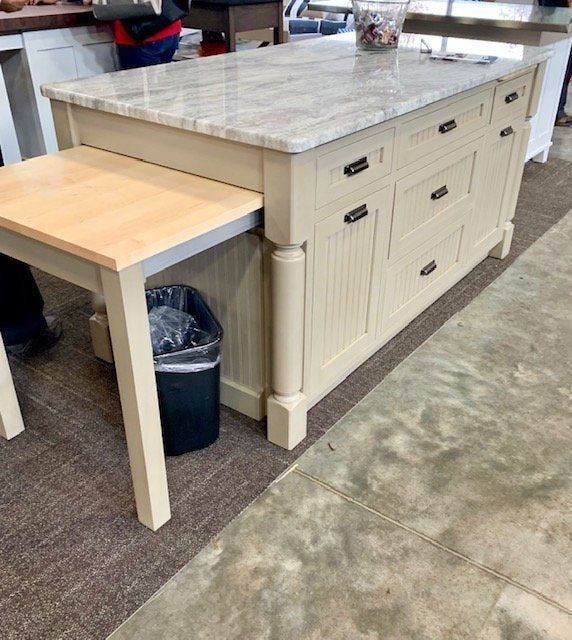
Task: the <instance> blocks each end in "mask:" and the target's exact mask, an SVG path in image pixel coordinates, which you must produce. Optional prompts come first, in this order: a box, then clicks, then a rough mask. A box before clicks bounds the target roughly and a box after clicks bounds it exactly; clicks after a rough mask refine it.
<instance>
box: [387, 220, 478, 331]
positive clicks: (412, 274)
mask: <svg viewBox="0 0 572 640" xmlns="http://www.w3.org/2000/svg"><path fill="white" fill-rule="evenodd" d="M468 219H469V214H468V213H467V214H466V215H465V216H464V217H462V218H461V219H460V220H458V221H457V223H456V224H454V225H451V226H450V227H449V228H447V229H444V230H443V231H442V232H441V233H438V234H437V235H436V236H434V237H433V238H431V239H430V240H429V241H428V242H426V243H424V244H423V245H422V246H420V247H419V248H418V249H417V250H416V251H414V252H412V253H410V254H408V255H407V256H405V257H404V258H402V259H401V260H398V261H397V262H395V263H393V264H390V266H389V267H388V272H387V283H386V287H385V295H384V299H383V305H382V311H381V316H382V326H381V330H382V333H388V332H391V331H392V330H395V329H396V328H398V327H402V326H404V325H405V324H406V323H407V322H409V321H410V320H411V319H413V318H414V317H415V316H416V315H417V314H419V313H421V311H423V309H425V308H426V307H427V306H429V305H430V304H431V303H432V302H433V301H434V300H436V299H437V298H438V297H439V296H440V295H441V294H442V293H443V292H444V291H445V290H446V289H448V288H449V287H450V286H451V284H452V283H453V282H455V280H456V279H457V278H458V273H459V271H460V269H461V268H462V264H463V260H464V253H465V246H466V238H465V236H466V232H465V229H466V223H467V220H468Z"/></svg>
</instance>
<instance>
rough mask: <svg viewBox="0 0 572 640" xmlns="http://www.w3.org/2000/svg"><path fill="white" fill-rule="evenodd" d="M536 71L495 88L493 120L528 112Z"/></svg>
mask: <svg viewBox="0 0 572 640" xmlns="http://www.w3.org/2000/svg"><path fill="white" fill-rule="evenodd" d="M533 79H534V73H533V72H532V71H531V72H530V73H527V74H525V75H523V76H519V77H518V78H514V80H508V81H507V82H503V83H501V84H499V85H498V86H497V87H496V89H495V97H494V101H493V115H492V120H498V119H499V118H510V117H514V116H516V115H518V114H522V113H525V112H526V109H527V107H528V103H529V101H530V94H531V91H532V85H533Z"/></svg>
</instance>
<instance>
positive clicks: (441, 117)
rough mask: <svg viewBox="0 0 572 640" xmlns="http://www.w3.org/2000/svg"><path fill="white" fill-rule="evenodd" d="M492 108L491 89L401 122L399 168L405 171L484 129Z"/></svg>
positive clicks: (398, 136)
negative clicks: (409, 165)
mask: <svg viewBox="0 0 572 640" xmlns="http://www.w3.org/2000/svg"><path fill="white" fill-rule="evenodd" d="M491 106H492V89H490V90H486V91H481V92H479V93H477V94H474V95H472V96H468V97H467V98H463V99H461V100H457V101H456V102H453V103H451V104H449V105H447V106H444V107H441V108H440V109H437V110H432V111H431V112H430V113H426V114H424V115H421V116H417V117H415V118H410V119H409V120H404V122H403V124H402V125H401V126H400V127H399V129H398V134H397V156H398V160H397V162H398V167H399V168H401V167H405V166H406V165H408V164H410V163H411V162H413V161H415V160H418V159H419V158H422V157H423V156H425V155H427V154H428V153H432V152H434V151H438V150H439V149H442V148H443V147H445V146H447V145H448V144H450V143H451V142H454V141H455V140H458V139H459V138H462V137H463V136H465V135H468V134H470V133H472V132H473V131H477V130H478V129H480V128H482V127H485V126H486V125H487V124H488V123H489V119H490V115H491Z"/></svg>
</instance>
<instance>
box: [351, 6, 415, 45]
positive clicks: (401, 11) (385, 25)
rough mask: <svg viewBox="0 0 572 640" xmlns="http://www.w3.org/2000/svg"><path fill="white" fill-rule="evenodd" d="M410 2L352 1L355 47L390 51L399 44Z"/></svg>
mask: <svg viewBox="0 0 572 640" xmlns="http://www.w3.org/2000/svg"><path fill="white" fill-rule="evenodd" d="M409 1H410V0H375V1H372V2H368V1H367V0H353V1H352V4H353V14H354V20H355V31H356V45H357V47H358V48H359V49H363V50H365V51H392V50H393V49H395V48H396V47H397V45H398V43H399V36H400V35H401V30H402V29H403V23H404V22H405V16H406V15H407V7H408V6H409Z"/></svg>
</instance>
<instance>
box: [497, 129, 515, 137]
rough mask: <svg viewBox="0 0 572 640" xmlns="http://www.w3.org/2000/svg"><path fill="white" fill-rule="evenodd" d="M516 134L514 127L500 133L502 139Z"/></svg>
mask: <svg viewBox="0 0 572 640" xmlns="http://www.w3.org/2000/svg"><path fill="white" fill-rule="evenodd" d="M513 133H514V129H513V128H512V127H507V128H506V129H503V130H502V131H501V132H500V137H501V138H506V137H507V136H511V135H512V134H513Z"/></svg>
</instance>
